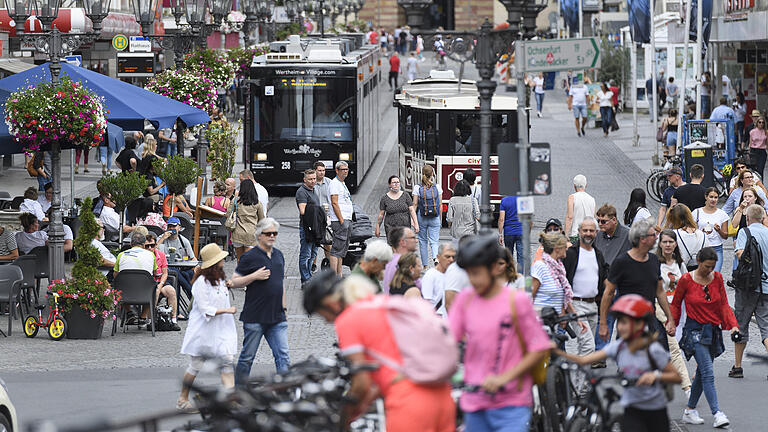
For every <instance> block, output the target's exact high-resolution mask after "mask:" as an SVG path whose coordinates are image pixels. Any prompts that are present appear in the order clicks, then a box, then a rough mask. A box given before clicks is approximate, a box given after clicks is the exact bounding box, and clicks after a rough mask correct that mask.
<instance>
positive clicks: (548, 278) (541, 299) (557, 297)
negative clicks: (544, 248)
mask: <svg viewBox="0 0 768 432" xmlns="http://www.w3.org/2000/svg"><path fill="white" fill-rule="evenodd" d="M531 277H533V278H536V280H538V281H539V282H540V283H541V286H539V290H538V291H537V292H536V298H535V299H534V300H533V305H534V306H542V307H544V306H550V307H553V308H555V310H557V312H560V311H561V310H562V309H563V302H564V301H565V290H563V287H561V286H559V285H558V284H557V283H556V282H555V278H554V277H553V276H552V272H551V271H550V270H549V266H547V264H546V263H545V262H544V261H543V260H542V261H536V262H535V263H533V266H532V267H531Z"/></svg>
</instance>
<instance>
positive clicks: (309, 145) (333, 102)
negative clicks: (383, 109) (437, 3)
mask: <svg viewBox="0 0 768 432" xmlns="http://www.w3.org/2000/svg"><path fill="white" fill-rule="evenodd" d="M364 39H365V38H364V37H359V35H349V36H344V35H340V36H335V37H334V38H332V39H321V38H308V39H301V38H300V37H299V36H296V35H293V36H290V37H289V40H288V41H285V42H277V43H272V44H270V51H271V52H270V53H267V54H265V55H262V56H259V57H256V58H255V59H254V62H253V64H252V65H251V68H250V79H249V80H247V85H248V86H249V87H248V93H247V94H248V100H247V102H246V124H245V145H244V146H243V147H244V149H243V151H244V155H243V156H244V157H243V160H244V162H245V164H246V166H247V167H248V168H250V170H251V171H252V172H253V174H254V176H255V178H256V179H257V180H258V181H259V182H260V183H262V184H264V185H270V186H276V187H297V186H299V185H301V184H302V181H303V176H302V172H303V171H304V170H306V169H308V168H312V166H313V165H314V163H315V162H316V161H321V162H323V163H324V164H325V166H326V169H330V170H332V169H333V166H334V164H335V163H336V162H337V161H340V160H343V161H346V162H347V163H348V164H349V169H350V171H349V177H348V180H347V181H346V183H347V186H348V187H349V189H350V190H351V191H353V192H354V191H355V190H356V189H357V187H358V186H359V185H360V183H361V182H362V181H363V178H364V177H365V174H366V173H367V171H368V169H369V168H370V166H371V164H372V162H373V160H374V158H375V157H376V154H377V153H378V151H379V139H378V138H379V137H378V124H379V122H378V118H379V117H378V111H379V110H378V106H379V84H380V81H381V72H380V69H381V60H380V57H379V56H380V49H379V47H377V46H374V45H366V44H365V41H364ZM329 174H330V173H329Z"/></svg>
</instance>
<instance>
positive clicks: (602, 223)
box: [597, 219, 611, 225]
mask: <svg viewBox="0 0 768 432" xmlns="http://www.w3.org/2000/svg"><path fill="white" fill-rule="evenodd" d="M610 221H611V220H610V219H598V220H597V223H598V224H600V225H605V224H607V223H608V222H610Z"/></svg>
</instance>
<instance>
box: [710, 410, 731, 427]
mask: <svg viewBox="0 0 768 432" xmlns="http://www.w3.org/2000/svg"><path fill="white" fill-rule="evenodd" d="M729 424H731V422H730V420H728V417H726V416H725V413H724V412H722V411H718V412H716V413H715V423H714V424H713V425H712V426H713V427H716V428H724V427H726V426H728V425H729Z"/></svg>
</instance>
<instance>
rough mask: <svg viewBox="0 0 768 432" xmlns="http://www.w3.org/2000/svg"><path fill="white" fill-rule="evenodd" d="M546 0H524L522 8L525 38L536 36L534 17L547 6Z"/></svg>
mask: <svg viewBox="0 0 768 432" xmlns="http://www.w3.org/2000/svg"><path fill="white" fill-rule="evenodd" d="M547 5H548V0H526V1H525V7H524V8H523V30H524V31H525V34H524V37H525V38H526V39H528V38H532V37H534V36H536V17H537V16H538V15H539V13H541V11H543V10H544V9H546V8H547Z"/></svg>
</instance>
